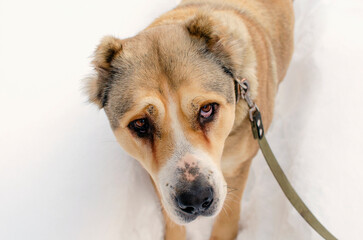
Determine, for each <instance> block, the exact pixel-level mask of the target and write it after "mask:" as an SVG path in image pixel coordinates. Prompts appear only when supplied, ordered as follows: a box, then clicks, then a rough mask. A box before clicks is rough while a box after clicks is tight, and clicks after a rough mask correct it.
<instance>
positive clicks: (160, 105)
mask: <svg viewBox="0 0 363 240" xmlns="http://www.w3.org/2000/svg"><path fill="white" fill-rule="evenodd" d="M293 25H294V20H293V10H292V1H291V0H270V1H263V0H225V1H223V0H184V1H182V2H181V4H180V5H179V6H178V7H176V8H175V9H173V10H171V11H169V12H167V13H165V14H164V15H162V16H161V17H159V18H158V19H156V20H155V21H154V22H153V23H152V24H151V25H150V26H149V27H147V28H146V29H145V30H143V31H142V32H140V33H139V34H138V35H136V36H134V37H132V38H128V39H123V40H121V39H118V38H115V37H110V36H108V37H105V38H104V39H103V40H102V41H101V43H100V44H99V46H98V47H97V49H96V51H95V56H94V60H93V65H94V68H95V74H94V75H93V76H92V77H90V78H89V79H88V83H87V89H88V95H89V99H90V101H91V102H93V103H95V104H97V105H98V106H99V107H100V108H104V110H105V112H106V114H107V116H108V119H109V121H110V125H111V127H112V129H113V131H114V134H115V136H116V138H117V140H118V142H119V143H120V145H121V146H122V147H123V148H124V149H125V150H126V151H127V152H128V153H129V154H130V155H131V156H133V157H134V158H135V159H137V160H138V161H139V162H140V163H141V165H142V166H143V167H144V168H145V169H146V170H147V171H148V173H149V174H150V177H151V179H152V181H153V184H154V186H155V189H156V191H157V193H158V196H159V198H160V201H161V204H162V206H163V213H164V217H165V239H185V229H184V226H183V225H184V224H187V223H188V222H190V221H193V220H194V219H195V218H197V217H202V216H216V219H215V222H214V226H213V230H212V233H211V239H234V238H235V237H236V235H237V232H238V221H239V218H240V207H241V206H240V202H241V198H242V194H243V190H244V187H245V184H246V180H247V176H248V172H249V167H250V164H251V161H252V159H253V157H254V156H255V155H256V153H257V151H258V145H257V142H256V141H255V140H254V139H253V137H252V133H251V127H250V123H249V119H248V107H247V104H246V103H245V102H244V101H239V102H238V103H236V99H235V94H234V93H235V92H234V81H233V78H234V77H244V78H247V79H248V80H249V82H250V86H251V95H252V99H254V101H255V102H256V103H257V105H258V106H259V109H260V111H261V113H262V118H263V122H264V126H265V130H267V129H268V127H269V125H270V123H271V121H272V114H273V106H274V98H275V95H276V92H277V87H278V84H279V83H280V82H281V81H282V79H283V78H284V76H285V74H286V71H287V67H288V65H289V61H290V59H291V56H292V51H293ZM209 105H210V106H211V107H212V110H213V118H212V120H211V121H210V122H207V123H202V122H201V116H200V114H201V108H202V107H203V106H204V107H205V106H207V107H209ZM139 119H142V122H139V121H138V120H139ZM202 120H203V119H202ZM135 121H138V122H137V123H138V124H139V125H140V124H141V123H144V124H145V122H146V123H147V135H140V131H139V130H137V131H136V130H135V128H134V127H133V126H135V125H132V124H135ZM208 121H209V120H208ZM137 126H138V125H137ZM143 126H145V125H143ZM145 128H146V127H145ZM206 187H208V188H209V189H210V191H212V192H213V198H212V202H211V203H210V206H208V208H207V210H205V211H203V212H201V213H200V214H197V215H192V214H186V213H185V212H181V211H180V209H178V206H177V204H176V203H175V198H176V197H175V196H177V195H178V194H179V193H180V192H183V191H184V192H185V191H189V190H190V189H192V188H197V189H202V188H204V189H205V188H206ZM228 189H233V190H234V191H233V192H231V191H228ZM228 192H230V193H228ZM224 206H228V207H227V208H226V209H225V210H226V211H221V209H222V208H223V207H224Z"/></svg>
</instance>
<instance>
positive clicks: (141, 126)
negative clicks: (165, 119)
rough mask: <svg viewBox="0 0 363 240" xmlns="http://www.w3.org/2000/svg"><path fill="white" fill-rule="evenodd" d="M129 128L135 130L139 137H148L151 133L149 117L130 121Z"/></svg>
mask: <svg viewBox="0 0 363 240" xmlns="http://www.w3.org/2000/svg"><path fill="white" fill-rule="evenodd" d="M129 128H130V129H131V130H132V131H134V132H135V133H136V134H137V136H138V137H146V136H147V135H149V134H150V124H149V121H148V119H147V118H140V119H136V120H134V121H132V122H130V123H129Z"/></svg>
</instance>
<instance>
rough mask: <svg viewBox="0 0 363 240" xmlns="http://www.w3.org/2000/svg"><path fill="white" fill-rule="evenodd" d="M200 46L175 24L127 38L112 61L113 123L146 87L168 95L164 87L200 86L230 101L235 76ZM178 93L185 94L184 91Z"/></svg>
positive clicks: (174, 89)
mask: <svg viewBox="0 0 363 240" xmlns="http://www.w3.org/2000/svg"><path fill="white" fill-rule="evenodd" d="M201 48H203V46H202V45H200V44H197V43H195V42H193V41H192V40H191V38H190V36H188V34H187V33H186V31H183V30H182V29H180V28H176V27H168V28H165V27H160V28H159V27H156V28H155V29H152V30H150V31H147V32H146V33H142V34H139V35H137V36H135V37H134V38H130V39H128V40H126V41H125V44H124V48H123V52H122V54H120V55H119V56H118V57H117V58H116V59H115V60H114V62H113V64H112V65H113V74H112V78H113V79H112V84H111V85H110V89H109V95H110V96H109V104H108V106H107V107H105V111H106V113H107V115H108V117H109V119H110V121H111V125H113V126H114V127H117V125H118V121H119V119H120V118H122V117H123V115H124V114H125V113H126V112H128V111H129V110H130V109H131V108H132V106H133V104H135V101H138V98H139V97H140V96H142V95H143V94H142V93H143V92H145V91H147V92H155V93H158V94H160V95H162V96H164V97H165V92H164V91H165V88H168V89H169V90H170V91H169V90H168V92H178V91H180V89H183V91H185V89H188V88H201V89H203V92H205V91H213V92H216V93H218V94H219V95H222V96H223V97H225V98H226V100H227V102H229V103H231V102H232V101H233V99H234V97H233V94H232V93H233V81H232V79H231V78H230V77H229V76H227V75H226V74H225V73H224V72H223V69H222V68H221V66H219V65H218V64H217V63H216V61H217V60H216V59H215V58H214V56H212V55H211V54H208V53H205V54H203V53H202V52H203V49H201ZM181 86H183V88H181ZM179 95H181V97H183V93H181V94H179Z"/></svg>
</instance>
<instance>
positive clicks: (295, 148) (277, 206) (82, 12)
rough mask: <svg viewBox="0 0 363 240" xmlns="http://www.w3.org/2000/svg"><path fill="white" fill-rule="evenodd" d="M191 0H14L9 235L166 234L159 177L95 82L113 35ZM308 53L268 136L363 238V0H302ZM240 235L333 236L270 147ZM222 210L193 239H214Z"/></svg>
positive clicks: (5, 200) (1, 228)
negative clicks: (118, 130)
mask: <svg viewBox="0 0 363 240" xmlns="http://www.w3.org/2000/svg"><path fill="white" fill-rule="evenodd" d="M178 2H179V1H178V0H153V1H150V0H149V1H147V0H133V1H122V0H104V1H91V0H87V1H86V0H79V1H74V0H63V1H45V0H32V1H26V0H13V1H5V0H0V107H1V108H0V109H1V112H0V239H1V240H43V239H44V240H120V239H127V240H139V239H142V240H148V239H150V240H154V239H161V238H162V234H163V220H162V216H161V214H160V211H159V210H160V206H159V203H158V200H157V197H156V194H155V193H154V189H153V188H152V185H151V183H150V180H149V178H148V175H147V173H146V172H145V171H144V170H143V169H142V168H141V167H140V166H139V164H138V163H137V162H136V161H135V160H133V159H132V158H130V157H128V156H127V154H126V153H125V152H124V151H123V150H122V149H121V148H120V147H119V145H118V143H117V142H116V141H115V138H114V136H113V134H112V132H111V130H110V127H109V124H108V121H107V119H106V117H105V114H104V112H103V111H98V110H97V108H96V107H94V106H91V105H89V104H87V103H86V97H85V96H84V95H82V93H81V88H82V82H81V79H82V78H84V77H85V76H87V75H88V74H89V73H90V72H91V66H90V61H91V58H90V56H91V55H92V52H93V50H94V49H95V47H96V45H97V44H98V43H99V40H100V39H101V38H102V37H103V36H104V35H114V36H118V37H120V38H125V37H131V36H133V35H135V34H137V32H139V31H140V30H142V29H143V28H144V27H146V26H147V25H148V24H149V23H150V22H151V21H152V20H153V19H154V18H156V17H157V16H159V15H160V14H161V13H163V12H166V11H167V10H169V9H172V8H173V7H175V6H176V5H177V3H178ZM294 8H295V14H296V25H295V27H296V28H295V53H294V56H293V59H292V62H291V66H290V69H289V71H288V74H287V77H286V78H285V80H284V82H283V83H282V84H281V85H280V90H279V93H278V97H277V100H276V109H275V117H274V122H273V125H272V126H271V128H270V131H269V133H268V135H267V137H268V139H269V141H270V144H271V146H272V148H273V150H274V152H275V154H276V156H277V158H278V160H279V162H280V164H281V165H282V167H283V169H284V170H285V171H286V174H287V175H288V177H289V179H290V180H291V182H292V184H293V185H294V187H295V188H296V190H297V192H298V193H299V194H300V195H301V197H302V198H303V200H304V201H305V202H306V204H307V205H308V206H309V207H310V209H311V210H312V211H313V212H314V214H315V215H316V216H317V217H318V218H319V219H320V220H321V221H322V222H323V223H324V224H325V225H326V227H327V228H328V229H329V230H331V231H332V232H333V233H334V234H335V235H336V236H337V237H338V238H339V239H349V240H352V239H362V236H363V144H362V140H361V135H362V133H363V127H362V123H363V107H362V104H363V96H362V89H363V81H362V76H363V67H362V63H363V27H362V25H363V2H362V1H360V0H347V1H339V0H331V1H328V0H295V3H294ZM242 204H243V211H242V216H241V222H240V229H241V230H240V233H239V235H238V238H237V239H238V240H242V239H243V240H245V239H248V240H254V239H257V240H265V239H266V240H270V239H273V240H274V239H276V240H277V239H279V240H280V239H282V240H285V239H294V240H299V239H304V240H309V239H321V238H320V237H319V236H318V235H317V234H316V233H315V232H313V230H312V229H310V227H309V226H308V225H307V224H306V223H305V222H304V221H303V220H302V218H301V217H300V216H299V215H298V214H297V212H296V211H295V210H294V209H293V208H292V207H291V205H290V203H289V202H288V201H287V199H286V198H285V196H284V195H283V193H282V191H281V190H280V189H279V187H278V185H277V183H276V181H275V180H274V178H273V177H272V174H271V173H270V170H269V169H268V167H267V165H266V163H265V161H264V159H263V158H262V155H261V154H260V153H259V154H258V156H257V157H256V158H255V159H254V161H253V165H252V168H251V173H250V177H249V179H248V184H247V188H246V191H245V196H244V199H243V201H242ZM210 221H211V220H210V219H203V220H201V221H198V222H195V223H192V224H191V226H190V227H189V228H188V239H193V240H194V239H196V240H198V239H200V240H203V239H208V236H209V228H210V227H208V223H209V222H210Z"/></svg>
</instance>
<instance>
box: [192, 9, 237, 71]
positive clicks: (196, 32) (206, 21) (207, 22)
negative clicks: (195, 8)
mask: <svg viewBox="0 0 363 240" xmlns="http://www.w3.org/2000/svg"><path fill="white" fill-rule="evenodd" d="M186 28H187V30H188V32H189V33H190V35H191V36H192V38H194V39H196V40H197V41H198V40H199V41H203V42H204V43H205V47H206V49H204V50H203V52H204V53H207V54H212V55H213V56H214V57H213V58H214V59H215V60H216V61H217V63H218V64H220V65H221V67H222V68H223V70H224V71H225V72H226V73H227V74H230V75H234V74H238V73H236V71H238V69H241V67H242V58H243V43H242V42H241V40H240V38H238V37H237V36H234V33H232V32H228V30H227V29H226V28H225V27H223V26H221V25H219V24H218V23H216V22H215V21H214V20H213V19H212V18H211V17H210V16H209V15H208V14H207V13H204V12H199V13H197V14H196V16H194V17H193V18H192V19H191V20H189V21H188V22H187V23H186Z"/></svg>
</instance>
